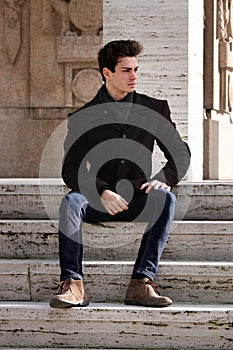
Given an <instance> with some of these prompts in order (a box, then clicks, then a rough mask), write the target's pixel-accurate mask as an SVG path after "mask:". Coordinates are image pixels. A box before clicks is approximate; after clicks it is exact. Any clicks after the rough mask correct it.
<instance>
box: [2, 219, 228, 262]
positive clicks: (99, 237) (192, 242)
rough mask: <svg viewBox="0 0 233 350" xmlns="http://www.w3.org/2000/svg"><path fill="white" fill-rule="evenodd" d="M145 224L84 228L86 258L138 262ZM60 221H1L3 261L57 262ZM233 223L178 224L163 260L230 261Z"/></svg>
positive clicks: (175, 224)
mask: <svg viewBox="0 0 233 350" xmlns="http://www.w3.org/2000/svg"><path fill="white" fill-rule="evenodd" d="M145 228H146V224H145V223H124V222H118V223H116V222H107V223H100V224H95V225H94V224H86V223H85V224H84V225H83V243H84V256H85V258H86V259H93V260H103V259H104V260H107V259H108V260H112V259H113V260H114V259H115V260H129V259H132V260H134V259H135V257H136V256H137V251H138V247H139V244H140V240H141V236H142V234H143V232H144V230H145ZM57 231H58V221H56V220H0V241H1V250H0V258H2V259H8V258H17V259H25V258H32V259H37V258H39V259H42V258H44V259H54V258H57V255H58V237H57ZM232 252H233V221H187V220H186V221H175V222H174V224H173V228H172V232H171V235H170V238H169V240H168V242H167V245H166V247H165V250H164V253H163V259H170V260H207V261H224V260H225V261H230V260H232Z"/></svg>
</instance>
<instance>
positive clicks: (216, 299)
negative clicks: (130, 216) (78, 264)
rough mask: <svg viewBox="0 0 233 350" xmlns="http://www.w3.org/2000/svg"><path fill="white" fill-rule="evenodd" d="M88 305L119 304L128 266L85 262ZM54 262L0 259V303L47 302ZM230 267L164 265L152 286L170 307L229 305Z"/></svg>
mask: <svg viewBox="0 0 233 350" xmlns="http://www.w3.org/2000/svg"><path fill="white" fill-rule="evenodd" d="M83 265H84V266H83V270H84V276H85V278H84V281H85V285H86V291H87V294H88V296H89V298H90V300H92V301H95V302H105V301H107V302H111V301H120V302H122V301H123V300H124V297H125V292H126V288H127V285H128V282H129V279H130V275H131V272H132V267H133V262H132V261H84V264H83ZM59 273H60V269H59V264H58V261H57V260H23V259H20V260H17V259H16V260H14V259H11V260H0V280H1V281H4V283H1V285H0V300H12V301H17V300H21V301H23V300H24V301H30V300H32V301H48V300H49V299H50V297H51V296H52V295H54V294H55V293H56V291H57V289H56V288H57V285H58V282H59ZM232 276H233V262H195V261H189V262H187V261H186V262H184V261H179V262H174V261H162V262H160V264H159V269H158V274H157V278H156V284H157V285H158V286H159V287H160V290H161V294H164V295H168V296H169V297H171V298H172V299H173V301H174V302H196V303H232V301H233V289H232V282H233V279H232Z"/></svg>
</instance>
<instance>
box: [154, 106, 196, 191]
mask: <svg viewBox="0 0 233 350" xmlns="http://www.w3.org/2000/svg"><path fill="white" fill-rule="evenodd" d="M157 135H158V136H157ZM157 135H156V136H157V137H156V142H157V145H158V147H159V148H160V150H161V151H162V152H163V154H164V156H165V158H166V159H167V162H166V163H165V165H164V167H163V168H162V169H161V170H160V171H159V172H158V173H157V174H156V175H155V176H154V177H153V178H152V180H158V181H161V182H164V183H166V184H167V185H169V186H170V187H171V188H173V187H174V186H175V185H176V184H177V183H178V182H179V181H180V180H181V179H182V178H183V177H184V175H185V174H186V172H187V170H188V167H189V164H190V156H191V153H190V149H189V147H188V145H187V143H186V142H184V141H183V140H182V138H181V136H180V134H179V132H178V131H177V129H176V125H175V123H173V122H172V120H171V117H170V109H169V106H168V103H167V101H166V100H164V101H163V105H162V108H161V111H160V113H159V122H158V128H157Z"/></svg>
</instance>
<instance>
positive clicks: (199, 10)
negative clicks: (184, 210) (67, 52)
mask: <svg viewBox="0 0 233 350" xmlns="http://www.w3.org/2000/svg"><path fill="white" fill-rule="evenodd" d="M202 32H203V0H164V1H162V0H156V1H155V0H147V1H140V0H134V1H129V0H117V1H115V0H104V31H103V33H104V43H106V42H108V41H110V40H115V39H135V40H139V41H140V42H141V43H142V44H143V46H144V51H143V53H142V54H141V55H140V58H139V67H140V69H139V73H140V74H139V82H138V85H137V91H138V92H142V93H146V94H149V95H151V96H154V97H156V98H162V99H167V100H168V102H169V105H170V108H171V111H172V118H173V120H174V121H175V122H176V123H177V128H178V130H179V131H180V133H181V135H182V137H183V138H184V139H185V140H188V142H189V141H190V146H191V151H192V154H193V159H194V161H195V163H194V164H193V166H192V168H191V171H190V173H189V180H193V181H199V180H201V179H202V153H203V146H202V142H203V140H202V118H203V100H202V89H203V83H202V74H203V63H202V55H203V35H202Z"/></svg>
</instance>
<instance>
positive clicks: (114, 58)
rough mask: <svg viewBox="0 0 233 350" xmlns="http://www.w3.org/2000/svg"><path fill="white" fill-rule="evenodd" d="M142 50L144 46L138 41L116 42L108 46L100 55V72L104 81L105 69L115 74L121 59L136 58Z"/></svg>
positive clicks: (111, 42)
mask: <svg viewBox="0 0 233 350" xmlns="http://www.w3.org/2000/svg"><path fill="white" fill-rule="evenodd" d="M142 49H143V46H142V44H141V43H140V42H138V41H136V40H115V41H110V42H109V43H108V44H106V45H105V46H104V47H103V48H102V49H101V50H100V51H99V53H98V62H99V70H100V73H101V75H102V78H103V81H105V77H104V76H103V68H104V67H107V68H108V69H110V71H111V72H115V67H116V65H117V62H118V59H119V57H136V56H137V55H138V54H139V53H140V52H141V51H142Z"/></svg>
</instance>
